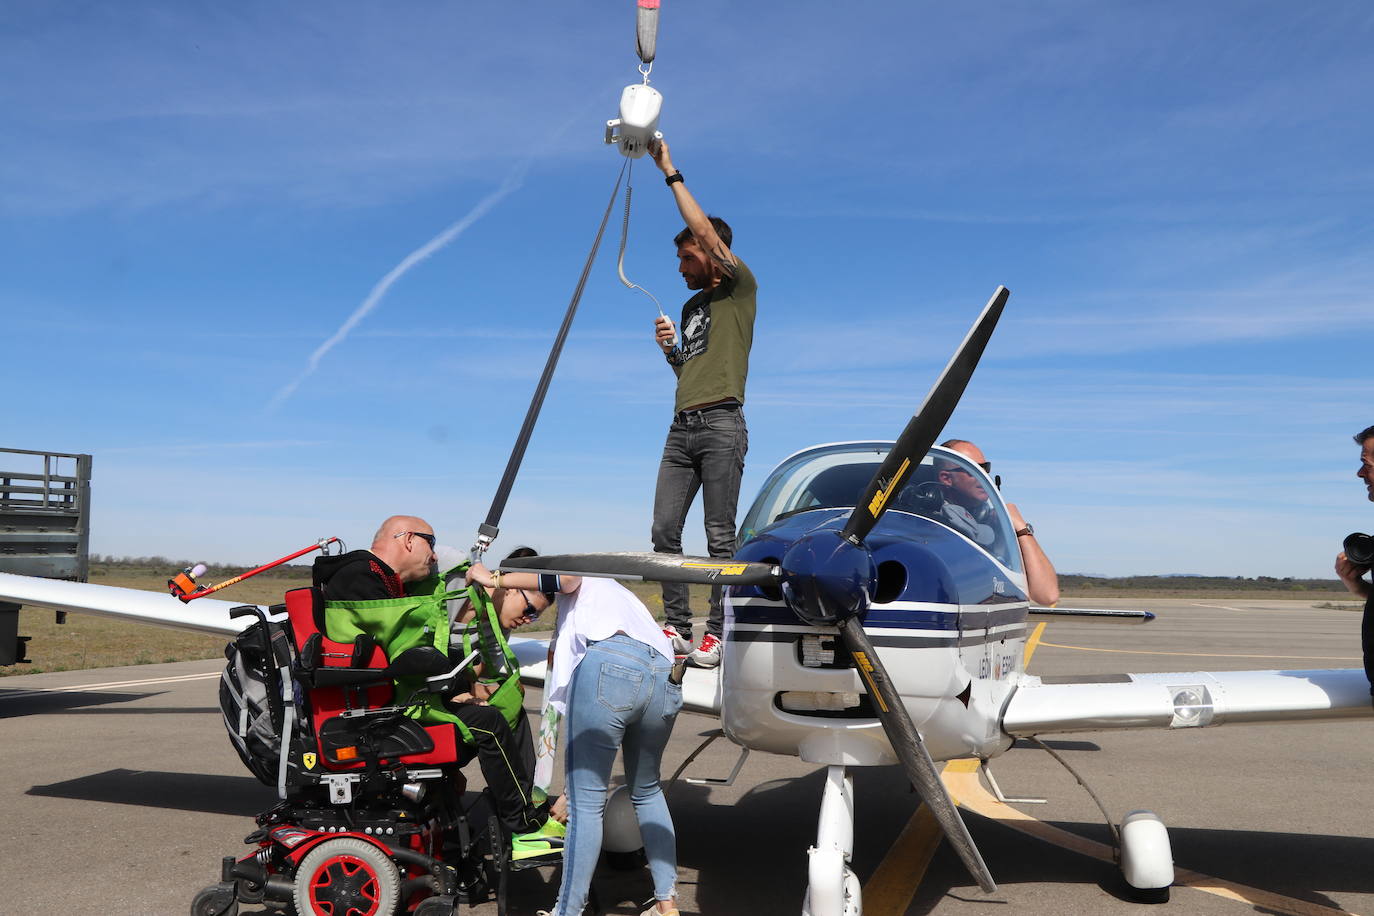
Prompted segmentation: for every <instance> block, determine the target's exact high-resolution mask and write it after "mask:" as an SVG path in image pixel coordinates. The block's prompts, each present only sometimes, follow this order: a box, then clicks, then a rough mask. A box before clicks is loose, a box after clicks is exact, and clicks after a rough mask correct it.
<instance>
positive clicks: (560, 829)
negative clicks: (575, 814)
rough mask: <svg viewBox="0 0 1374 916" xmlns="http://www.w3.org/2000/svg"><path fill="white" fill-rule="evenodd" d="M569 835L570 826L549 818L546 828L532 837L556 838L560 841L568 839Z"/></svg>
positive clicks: (542, 828) (540, 829)
mask: <svg viewBox="0 0 1374 916" xmlns="http://www.w3.org/2000/svg"><path fill="white" fill-rule="evenodd" d="M567 835H568V825H567V824H560V823H558V821H556V820H554V819H553V818H549V819H548V820H546V821H545V822H544V826H543V827H540V828H539V829H538V830H536V831H535V832H534V833H533V834H532V836H541V837H554V838H556V839H560V840H561V839H563V838H564V837H566V836H567Z"/></svg>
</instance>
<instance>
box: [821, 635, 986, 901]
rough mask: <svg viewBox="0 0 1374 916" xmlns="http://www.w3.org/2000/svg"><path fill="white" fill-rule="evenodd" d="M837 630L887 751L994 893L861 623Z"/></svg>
mask: <svg viewBox="0 0 1374 916" xmlns="http://www.w3.org/2000/svg"><path fill="white" fill-rule="evenodd" d="M838 625H839V628H840V638H841V639H842V640H844V645H845V648H846V649H848V650H849V654H850V655H852V656H853V657H854V666H855V667H856V668H858V670H859V676H860V677H861V678H863V681H864V684H865V685H867V687H868V695H869V696H870V697H871V698H872V700H873V707H874V709H876V710H877V712H878V720H879V721H880V722H882V723H883V731H885V732H887V737H888V740H889V741H891V742H892V749H893V750H894V751H896V752H897V757H898V758H899V759H900V760H901V761H902V766H903V767H904V768H905V769H906V773H907V776H908V777H909V778H910V779H911V784H912V785H913V786H915V787H916V793H917V794H918V795H920V796H921V801H923V802H925V804H926V806H927V807H929V808H930V811H931V813H932V814H934V815H935V820H937V821H938V822H939V823H940V827H941V829H943V830H944V832H945V837H946V838H947V839H948V840H949V844H950V845H951V846H953V847H954V851H955V852H957V853H958V854H959V858H960V860H961V861H962V862H963V863H964V867H965V868H967V869H968V872H969V874H970V875H972V876H973V879H974V880H975V881H977V882H978V886H979V887H981V888H982V889H983V891H984V892H985V893H988V894H994V893H996V892H997V883H996V882H995V881H993V880H992V873H991V872H989V871H988V867H987V865H986V863H984V862H983V857H982V855H981V854H980V853H979V852H978V847H977V846H976V845H974V842H973V837H972V836H970V835H969V832H968V827H967V825H965V824H964V819H963V818H961V817H960V816H959V812H958V810H957V809H956V808H955V807H954V800H953V799H952V798H950V797H949V792H947V791H946V790H945V784H944V783H943V782H941V781H940V774H939V773H938V772H936V770H935V763H934V761H932V760H931V759H930V753H929V752H928V751H926V746H925V742H923V741H922V740H921V735H920V733H919V732H917V731H916V726H915V725H914V724H913V723H912V721H911V716H910V715H908V714H907V711H906V705H905V704H904V703H903V702H902V698H901V695H900V694H898V693H897V689H896V688H895V687H893V686H892V680H891V679H890V678H889V677H888V676H887V669H886V668H884V667H883V663H882V659H880V658H879V657H878V653H877V652H876V651H874V649H873V643H872V642H870V641H869V639H868V634H867V633H865V632H864V628H863V624H862V623H861V622H860V621H859V620H858V618H856V617H847V618H844V619H842V620H840V621H839V623H838Z"/></svg>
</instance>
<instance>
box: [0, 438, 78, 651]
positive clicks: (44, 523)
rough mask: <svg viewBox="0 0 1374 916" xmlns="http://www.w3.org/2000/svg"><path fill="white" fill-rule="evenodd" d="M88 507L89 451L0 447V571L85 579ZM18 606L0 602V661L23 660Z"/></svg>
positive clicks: (62, 616)
mask: <svg viewBox="0 0 1374 916" xmlns="http://www.w3.org/2000/svg"><path fill="white" fill-rule="evenodd" d="M90 506H91V456H90V455H72V454H67V453H65V452H33V451H27V450H25V449H17V448H0V572H7V573H15V574H17V575H21V576H41V577H43V578H47V579H67V580H70V581H75V582H85V581H86V580H87V578H88V577H89V575H90V540H91V513H90ZM19 607H20V605H18V604H14V603H13V602H8V601H0V665H13V664H16V663H18V662H22V661H24V660H25V654H26V647H25V642H27V640H28V637H27V636H20V635H19ZM65 618H66V614H65V613H64V612H61V611H59V612H57V622H58V623H63V622H65Z"/></svg>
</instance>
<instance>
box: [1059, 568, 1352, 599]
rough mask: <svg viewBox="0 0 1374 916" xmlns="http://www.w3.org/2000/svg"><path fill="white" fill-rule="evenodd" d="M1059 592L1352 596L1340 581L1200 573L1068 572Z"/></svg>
mask: <svg viewBox="0 0 1374 916" xmlns="http://www.w3.org/2000/svg"><path fill="white" fill-rule="evenodd" d="M1059 590H1060V591H1061V592H1063V593H1064V594H1066V595H1090V594H1106V593H1108V592H1178V593H1180V594H1190V595H1196V594H1199V593H1205V592H1266V593H1268V592H1272V593H1274V597H1276V598H1283V597H1292V596H1293V595H1294V593H1301V594H1303V595H1304V596H1306V595H1311V594H1316V595H1328V594H1335V595H1344V596H1346V597H1351V596H1350V593H1349V592H1347V591H1346V590H1345V586H1344V585H1342V584H1341V580H1339V579H1294V578H1292V577H1291V576H1286V577H1284V578H1277V577H1275V576H1256V577H1254V578H1248V577H1246V576H1206V575H1201V574H1199V573H1168V574H1164V575H1158V576H1100V575H1094V574H1091V573H1067V574H1061V575H1060V576H1059Z"/></svg>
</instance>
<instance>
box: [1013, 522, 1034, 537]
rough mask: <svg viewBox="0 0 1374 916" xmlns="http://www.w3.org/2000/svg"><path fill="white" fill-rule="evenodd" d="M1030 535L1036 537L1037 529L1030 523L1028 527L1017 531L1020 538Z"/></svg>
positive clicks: (1027, 524)
mask: <svg viewBox="0 0 1374 916" xmlns="http://www.w3.org/2000/svg"><path fill="white" fill-rule="evenodd" d="M1028 534H1029V535H1031V536H1034V535H1035V528H1034V526H1032V525H1031V524H1030V522H1027V523H1026V527H1024V528H1018V529H1016V536H1017V537H1019V538H1023V537H1025V536H1026V535H1028Z"/></svg>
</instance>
